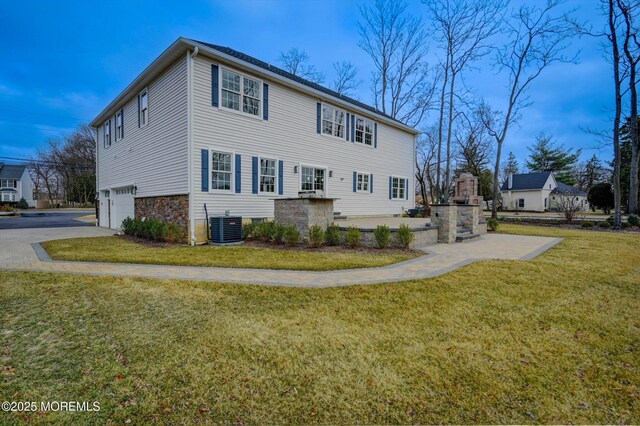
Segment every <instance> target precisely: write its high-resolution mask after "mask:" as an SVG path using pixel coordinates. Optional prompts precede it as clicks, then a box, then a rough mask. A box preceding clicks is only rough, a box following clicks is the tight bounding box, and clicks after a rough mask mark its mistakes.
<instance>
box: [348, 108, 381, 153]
mask: <svg viewBox="0 0 640 426" xmlns="http://www.w3.org/2000/svg"><path fill="white" fill-rule="evenodd" d="M354 116H355V118H354V119H353V126H354V128H353V142H355V143H359V144H361V145H363V146H366V147H367V148H375V147H374V145H375V143H376V140H375V137H376V122H375V121H374V120H372V119H370V118H367V117H365V116H363V115H355V114H354ZM358 118H361V119H362V120H365V121H370V122H371V145H367V144H366V143H365V142H364V134H365V133H366V132H364V131H363V134H362V137H363V140H362V142H358V141H357V140H356V132H357V130H356V128H355V125H356V122H357V121H358Z"/></svg>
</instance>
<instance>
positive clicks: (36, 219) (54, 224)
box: [0, 211, 95, 230]
mask: <svg viewBox="0 0 640 426" xmlns="http://www.w3.org/2000/svg"><path fill="white" fill-rule="evenodd" d="M87 214H91V212H87V211H76V212H73V211H65V212H56V211H45V212H39V211H28V212H25V213H23V214H22V216H16V217H3V218H0V230H2V229H25V228H70V227H73V226H95V225H94V224H93V223H87V222H83V221H81V220H76V219H75V218H76V217H81V216H85V215H87Z"/></svg>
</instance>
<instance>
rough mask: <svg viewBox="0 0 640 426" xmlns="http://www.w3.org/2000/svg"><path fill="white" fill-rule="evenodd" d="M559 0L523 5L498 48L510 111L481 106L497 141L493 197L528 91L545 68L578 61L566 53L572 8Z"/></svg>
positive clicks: (572, 31)
mask: <svg viewBox="0 0 640 426" xmlns="http://www.w3.org/2000/svg"><path fill="white" fill-rule="evenodd" d="M560 5H561V2H560V1H559V0H548V1H547V3H546V5H545V6H544V7H542V8H538V7H536V6H527V5H524V6H521V7H520V8H519V9H517V10H516V11H515V12H514V13H513V14H512V17H511V20H510V21H509V22H508V25H507V26H508V28H509V41H508V42H507V43H506V44H505V46H504V47H503V48H501V49H500V50H499V51H498V54H497V56H496V64H497V66H498V68H499V69H500V70H501V71H505V72H506V73H507V75H508V85H507V88H508V91H509V95H508V98H507V103H506V111H504V112H498V111H495V110H493V109H492V108H491V107H489V106H488V105H486V104H484V105H482V106H481V107H480V110H479V111H480V114H481V116H482V117H483V122H484V125H485V126H486V128H487V130H488V132H489V135H491V136H492V137H493V139H494V140H495V142H496V159H495V167H494V174H493V198H494V200H496V199H498V195H499V194H498V192H499V188H500V187H499V182H498V179H499V177H500V158H501V154H502V146H503V144H504V141H505V139H506V137H507V133H508V131H509V127H510V126H511V125H513V124H514V123H516V122H517V121H518V120H519V118H520V113H521V112H522V110H523V108H525V107H527V106H528V105H530V102H529V99H528V97H527V91H528V89H529V88H530V87H531V84H532V83H533V81H535V80H536V79H537V78H538V77H539V76H540V74H541V73H542V71H544V69H545V68H547V67H548V66H549V65H550V64H552V63H554V62H575V58H568V57H566V56H565V55H564V54H563V51H564V50H565V48H566V47H567V41H568V39H569V38H571V37H573V36H574V35H576V34H577V31H578V30H577V28H576V27H575V25H574V24H572V23H571V22H570V20H569V18H570V12H561V11H557V9H558V7H559V6H560ZM491 216H492V217H493V218H496V219H497V217H498V213H497V203H493V207H492V212H491Z"/></svg>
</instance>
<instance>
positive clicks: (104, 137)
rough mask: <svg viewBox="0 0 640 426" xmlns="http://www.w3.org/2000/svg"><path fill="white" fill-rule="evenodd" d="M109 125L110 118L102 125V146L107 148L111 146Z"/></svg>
mask: <svg viewBox="0 0 640 426" xmlns="http://www.w3.org/2000/svg"><path fill="white" fill-rule="evenodd" d="M110 127H111V119H108V120H107V121H105V122H104V124H103V125H102V146H104V147H105V148H109V147H110V146H111V130H110ZM107 130H109V140H108V143H106V142H107Z"/></svg>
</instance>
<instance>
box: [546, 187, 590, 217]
mask: <svg viewBox="0 0 640 426" xmlns="http://www.w3.org/2000/svg"><path fill="white" fill-rule="evenodd" d="M553 207H554V208H555V209H556V210H557V211H558V214H560V215H561V216H562V217H564V218H565V220H566V221H567V223H569V224H571V223H573V222H575V221H576V220H577V219H579V218H581V217H582V216H584V211H585V208H586V206H585V205H584V204H583V203H582V198H580V197H577V196H576V195H575V194H571V193H562V194H559V195H556V196H555V200H553Z"/></svg>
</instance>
